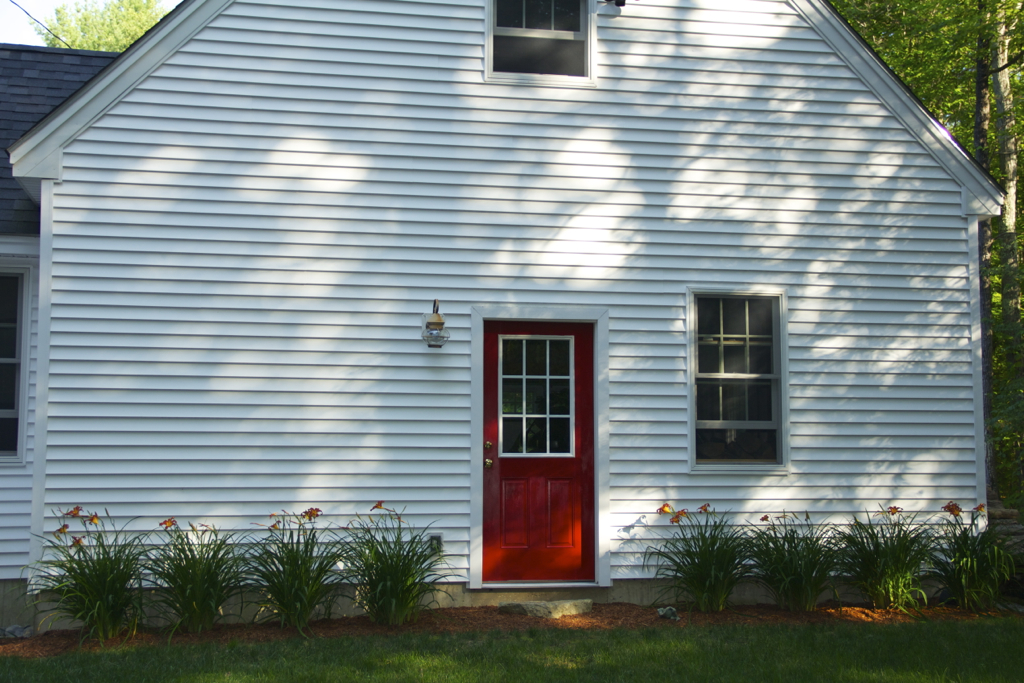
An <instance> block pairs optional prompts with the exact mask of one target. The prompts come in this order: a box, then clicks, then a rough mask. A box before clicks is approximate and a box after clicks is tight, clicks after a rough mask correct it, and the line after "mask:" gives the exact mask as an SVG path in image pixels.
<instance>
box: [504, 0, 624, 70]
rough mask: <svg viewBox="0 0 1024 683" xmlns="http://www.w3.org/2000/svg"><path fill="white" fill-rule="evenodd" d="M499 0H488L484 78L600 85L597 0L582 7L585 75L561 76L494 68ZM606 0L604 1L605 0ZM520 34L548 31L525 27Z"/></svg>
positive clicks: (589, 1)
mask: <svg viewBox="0 0 1024 683" xmlns="http://www.w3.org/2000/svg"><path fill="white" fill-rule="evenodd" d="M495 2H496V0H486V6H487V12H486V22H487V23H486V38H485V43H484V81H486V82H489V83H509V84H522V85H541V86H559V87H565V86H572V87H577V88H596V87H597V56H596V55H597V50H596V43H597V28H596V27H597V19H596V14H597V2H598V0H583V11H582V14H581V16H580V20H581V21H582V22H583V26H582V27H581V29H582V30H581V31H580V33H582V34H583V36H584V40H585V41H586V67H587V75H586V76H561V75H557V74H525V73H514V72H508V71H494V69H493V66H494V54H493V46H494V40H493V39H494V35H495V32H496V29H497V27H496V26H495V23H496V22H497V18H496V17H497V12H496V11H495V7H494V6H495ZM602 4H604V3H602ZM517 33H518V34H520V35H529V34H531V33H533V34H536V35H538V36H542V35H543V34H545V33H550V32H547V31H529V30H527V29H523V30H522V31H517Z"/></svg>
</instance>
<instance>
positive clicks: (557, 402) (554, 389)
mask: <svg viewBox="0 0 1024 683" xmlns="http://www.w3.org/2000/svg"><path fill="white" fill-rule="evenodd" d="M549 387H550V389H549V390H550V392H551V407H550V408H549V412H550V413H551V414H552V415H568V414H569V380H567V379H553V380H550V381H549Z"/></svg>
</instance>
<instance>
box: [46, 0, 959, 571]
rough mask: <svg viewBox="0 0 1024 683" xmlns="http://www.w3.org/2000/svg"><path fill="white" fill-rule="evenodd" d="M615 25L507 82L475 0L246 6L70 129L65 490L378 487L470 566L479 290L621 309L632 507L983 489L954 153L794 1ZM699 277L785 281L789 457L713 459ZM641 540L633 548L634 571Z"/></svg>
mask: <svg viewBox="0 0 1024 683" xmlns="http://www.w3.org/2000/svg"><path fill="white" fill-rule="evenodd" d="M596 30H597V44H596V50H597V61H598V65H599V75H598V79H597V87H596V88H555V87H530V86H510V85H498V84H485V83H483V82H482V68H483V54H484V34H485V27H484V4H483V0H478V1H476V2H463V1H459V2H455V1H452V2H414V1H412V0H401V1H399V0H367V1H366V2H362V3H358V4H356V5H351V6H349V5H346V6H345V7H344V8H340V7H339V6H338V5H337V4H336V3H334V2H328V0H298V1H297V2H295V3H289V5H288V6H286V7H285V6H279V5H278V4H276V3H275V2H273V1H272V0H260V1H258V2H242V1H238V2H235V3H232V4H231V5H229V6H228V7H227V8H226V9H225V11H224V12H223V13H221V14H220V15H219V16H218V17H216V18H215V19H214V20H213V21H212V22H211V23H210V25H209V26H207V27H206V28H203V29H202V30H200V31H199V32H198V33H197V34H196V35H195V37H194V38H193V39H191V40H189V41H188V42H186V43H185V44H184V45H183V46H182V47H181V49H180V50H179V51H178V52H176V53H175V54H173V55H171V56H170V57H169V58H168V59H167V60H166V61H164V62H163V63H162V64H161V65H160V66H159V67H158V68H156V69H155V70H154V71H153V72H152V73H151V74H150V75H149V76H147V77H145V78H144V79H142V80H141V81H139V82H138V84H137V85H136V86H135V87H134V88H133V89H132V90H130V91H129V92H127V93H126V94H125V96H124V98H123V99H121V100H120V101H119V102H118V103H116V104H114V106H112V107H111V108H110V109H109V110H108V111H106V113H104V114H103V115H102V116H100V117H99V118H98V119H96V120H95V121H94V122H93V123H92V124H91V125H89V126H88V127H86V128H85V129H83V130H82V131H81V133H80V134H79V135H77V137H76V138H75V139H74V140H73V141H71V142H70V144H68V145H67V146H66V148H65V149H64V156H63V182H62V183H61V184H60V185H59V186H57V187H56V188H55V192H56V195H55V205H54V235H55V236H54V251H53V294H52V299H53V319H52V333H51V339H50V344H51V347H50V358H51V361H50V372H51V376H50V387H49V396H50V406H49V408H50V412H49V421H50V425H49V428H50V431H49V434H48V462H47V483H46V491H45V494H44V498H45V500H44V501H43V503H44V508H45V509H46V510H48V511H49V510H53V509H56V508H57V507H71V506H73V505H76V504H82V505H86V506H87V507H90V506H91V507H109V508H110V509H111V511H112V512H115V514H117V515H119V516H125V517H132V516H138V517H139V519H137V520H136V521H135V522H133V524H134V525H136V526H135V528H139V529H144V528H147V529H148V528H153V527H155V525H156V524H157V523H158V522H159V521H161V520H162V519H165V518H166V517H167V516H172V515H173V516H177V517H178V519H179V520H181V519H190V518H191V519H194V520H196V521H203V522H206V523H215V524H217V525H218V526H219V527H223V528H232V529H239V530H242V529H250V528H253V527H252V526H251V525H252V523H253V522H264V521H266V520H265V516H266V515H267V514H269V512H271V511H275V510H281V509H286V510H301V509H305V507H308V506H310V505H313V506H317V507H320V508H322V509H323V510H324V511H325V512H327V513H328V514H329V515H334V517H332V518H331V519H332V520H337V519H339V518H340V517H343V516H345V515H352V514H355V513H366V512H367V511H368V510H369V508H370V507H371V506H372V505H373V503H375V502H376V501H377V500H385V501H387V503H388V504H389V505H393V506H395V507H398V508H399V509H401V508H407V512H406V518H407V519H409V520H411V521H412V522H413V523H414V524H416V525H418V526H425V525H426V524H428V523H431V522H434V527H433V528H435V529H437V530H440V531H442V532H443V533H444V536H445V543H446V549H447V550H448V551H449V552H450V553H452V554H453V559H452V563H453V566H454V567H456V568H457V569H458V570H459V571H465V570H466V569H467V568H468V567H469V565H470V556H469V553H470V544H471V543H472V542H473V541H474V539H473V538H472V537H471V530H470V526H469V524H470V521H469V520H470V517H471V514H472V512H473V509H472V502H471V495H472V486H473V485H472V482H471V471H472V467H471V464H472V462H473V458H474V455H475V454H476V453H477V451H476V450H475V449H476V444H473V443H471V438H470V424H471V407H472V403H473V397H472V396H471V395H470V387H471V383H472V375H471V370H470V367H471V360H472V359H471V358H470V339H469V335H470V307H471V306H473V305H477V304H519V305H524V306H553V305H563V306H564V305H570V306H583V307H603V308H607V309H608V311H609V332H608V350H607V353H608V365H609V368H608V377H607V380H608V382H607V386H608V390H609V396H608V401H607V402H608V416H607V423H606V424H605V425H603V426H605V427H606V428H607V431H608V448H609V450H608V453H607V458H608V470H609V473H608V477H609V489H608V492H607V495H608V499H609V506H610V509H611V516H610V517H609V521H610V523H611V525H612V526H613V528H615V529H619V528H621V527H623V526H627V525H629V524H632V523H633V522H634V521H636V520H637V518H639V517H640V516H641V515H646V517H647V521H648V522H649V523H651V524H656V525H658V524H661V523H662V522H664V521H665V520H659V519H658V517H657V515H656V514H655V513H654V510H656V509H657V507H658V506H660V505H661V504H662V503H664V502H666V501H669V502H672V503H673V504H676V505H680V506H682V507H689V508H691V509H695V508H696V507H697V506H698V505H700V504H702V503H704V502H710V503H712V505H713V506H714V507H715V508H716V509H719V510H723V511H724V510H732V511H733V512H734V513H735V515H736V516H737V518H738V519H740V521H742V519H741V518H742V517H743V516H746V517H747V519H749V520H753V519H756V518H757V517H759V516H760V515H761V514H764V513H765V512H781V511H782V510H784V509H789V510H800V511H803V510H809V511H811V513H812V514H813V515H814V516H815V517H816V518H818V517H821V518H836V519H841V518H844V517H846V518H848V517H849V516H850V515H852V514H856V513H862V512H863V511H864V510H873V509H875V508H876V507H877V505H879V504H889V503H896V504H899V505H901V506H903V507H905V508H907V509H912V510H933V509H937V508H938V507H939V506H941V505H942V503H944V502H945V501H947V500H951V499H953V500H961V501H964V502H968V501H972V500H973V496H975V495H976V487H977V479H976V472H977V468H976V464H975V457H976V455H975V448H976V446H977V444H976V443H975V431H974V420H975V413H976V406H975V405H974V399H973V375H972V373H973V367H972V365H971V363H972V356H971V337H970V335H971V324H972V321H971V313H970V300H971V299H970V281H969V278H968V261H967V258H968V257H967V254H968V249H969V247H968V235H967V225H966V221H965V219H964V217H963V216H962V212H963V206H962V196H961V186H960V182H959V181H958V180H957V179H956V178H953V177H952V176H951V175H950V173H949V171H948V170H947V169H946V168H944V167H943V166H942V164H940V163H939V162H938V161H937V160H936V158H935V157H934V156H933V155H932V154H931V152H930V151H929V150H928V149H927V148H926V147H925V146H924V145H922V144H921V143H920V142H919V140H918V137H917V135H916V134H915V132H913V131H908V130H907V129H905V128H904V127H903V123H902V122H901V120H900V118H898V117H897V115H896V114H895V113H894V112H893V110H892V108H890V107H889V106H888V105H887V104H886V103H883V102H880V101H879V100H878V97H877V96H876V95H875V92H874V89H873V88H872V87H870V84H868V83H866V82H865V81H864V80H863V79H862V78H861V77H860V76H859V75H858V74H857V73H855V72H854V71H853V70H852V69H851V68H850V67H849V66H848V65H847V63H846V62H845V60H844V59H843V58H842V57H841V56H837V55H835V54H833V52H832V49H831V47H830V46H829V44H828V43H827V42H826V41H825V40H823V39H822V38H821V36H820V35H819V33H818V31H817V30H816V29H814V28H813V27H811V26H809V25H808V24H807V23H806V22H805V21H804V19H803V17H802V16H801V15H800V14H799V13H798V12H797V11H795V10H794V8H792V7H790V6H789V5H788V4H787V3H785V2H781V1H763V2H762V1H749V2H748V1H745V0H730V1H729V2H725V3H723V2H712V1H711V0H682V1H680V2H668V1H667V0H658V1H656V2H644V3H642V4H637V3H631V4H629V5H628V7H627V8H626V10H624V11H623V12H621V13H620V16H615V17H612V16H610V15H606V13H605V12H604V8H603V7H602V8H599V10H598V16H597V18H596ZM702 286H720V287H734V288H736V289H738V290H746V289H748V288H751V287H767V288H769V289H773V290H776V291H777V290H785V291H786V293H787V305H788V315H787V321H786V323H787V333H788V348H787V355H788V359H789V378H788V379H789V383H788V386H787V387H786V389H785V390H786V392H787V395H788V398H789V401H790V415H789V430H790V450H789V460H790V464H789V468H790V474H789V476H772V477H764V476H759V475H751V474H728V473H715V474H710V473H703V474H691V473H690V464H691V463H690V462H689V458H690V457H691V454H690V453H689V452H688V446H687V444H688V437H689V435H690V431H691V430H692V419H693V416H692V415H691V414H690V411H689V402H688V396H687V391H688V389H687V386H688V376H687V371H688V359H687V352H686V343H687V334H688V328H689V321H688V312H687V310H686V296H685V294H686V291H687V288H695V289H697V290H698V291H699V288H700V287H702ZM434 298H440V299H441V302H442V303H441V311H442V312H443V313H445V315H446V317H447V326H448V328H449V329H450V330H451V331H452V340H451V341H450V342H449V343H448V344H447V345H446V346H445V348H444V349H443V350H439V351H435V350H427V349H426V347H425V346H424V345H423V343H422V341H420V340H419V338H418V337H419V324H420V315H421V314H422V313H424V312H427V311H428V309H429V305H430V302H431V301H432V300H433V299H434ZM53 521H55V520H48V522H47V525H46V527H47V528H49V527H50V525H51V524H52V522H53ZM53 526H54V528H55V526H56V525H53ZM657 531H658V532H660V531H661V530H660V529H659V530H657ZM635 533H637V534H639V536H638V537H639V538H650V537H653V536H651V534H652V533H653V532H652V531H650V530H641V529H639V528H638V531H637V532H635ZM622 535H623V534H622V533H621V532H619V531H615V532H614V533H613V537H612V539H611V543H612V545H611V549H612V553H613V555H614V557H613V559H612V573H613V576H615V577H617V578H631V577H638V576H644V575H649V574H650V570H644V569H643V568H641V567H640V566H639V564H640V562H639V561H638V560H637V552H638V548H637V545H636V542H625V543H622V542H620V541H619V540H616V539H619V538H620V536H622ZM639 552H641V554H642V548H641V549H640V551H639ZM641 556H642V555H641Z"/></svg>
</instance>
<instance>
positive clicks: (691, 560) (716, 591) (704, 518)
mask: <svg viewBox="0 0 1024 683" xmlns="http://www.w3.org/2000/svg"><path fill="white" fill-rule="evenodd" d="M698 511H699V513H700V515H701V516H700V517H698V516H697V513H690V512H688V511H687V510H685V509H683V510H679V511H676V510H673V509H672V506H670V505H669V504H668V503H665V504H664V505H662V506H661V507H660V508H659V509H658V513H659V514H671V515H672V518H671V519H670V520H669V523H671V524H675V525H677V530H676V531H675V532H674V533H673V534H672V535H671V536H670V537H668V538H666V539H664V541H663V542H662V543H661V545H658V546H651V547H649V548H648V549H647V551H646V552H645V553H644V566H645V567H647V566H650V565H652V564H653V565H654V566H655V567H656V572H655V576H656V577H657V578H664V579H669V580H670V581H671V585H670V586H669V587H668V588H667V589H666V591H665V592H664V593H663V595H665V594H668V595H671V597H672V599H673V601H674V602H683V601H687V602H692V603H693V604H694V605H695V606H696V607H697V609H698V610H700V611H701V612H720V611H721V610H723V609H725V607H726V605H727V604H728V600H729V595H730V594H731V593H732V591H733V589H734V588H735V587H736V584H738V583H739V582H740V581H741V580H742V579H743V578H744V577H745V576H746V575H747V573H748V571H749V569H748V566H747V557H748V555H747V539H746V536H745V534H744V532H743V530H742V528H740V527H736V526H733V525H730V524H729V523H728V522H727V521H726V520H725V519H724V518H722V517H719V516H718V515H716V514H715V512H714V511H713V510H710V506H709V505H707V504H704V505H702V506H701V507H700V508H698Z"/></svg>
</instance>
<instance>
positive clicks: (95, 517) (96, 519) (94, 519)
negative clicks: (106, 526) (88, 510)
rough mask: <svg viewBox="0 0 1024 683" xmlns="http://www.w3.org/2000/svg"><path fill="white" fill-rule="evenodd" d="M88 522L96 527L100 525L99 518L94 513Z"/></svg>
mask: <svg viewBox="0 0 1024 683" xmlns="http://www.w3.org/2000/svg"><path fill="white" fill-rule="evenodd" d="M88 521H89V524H95V525H96V526H99V525H100V516H99V515H98V514H96V513H95V512H94V513H92V516H91V517H90V518H89V520H88Z"/></svg>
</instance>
